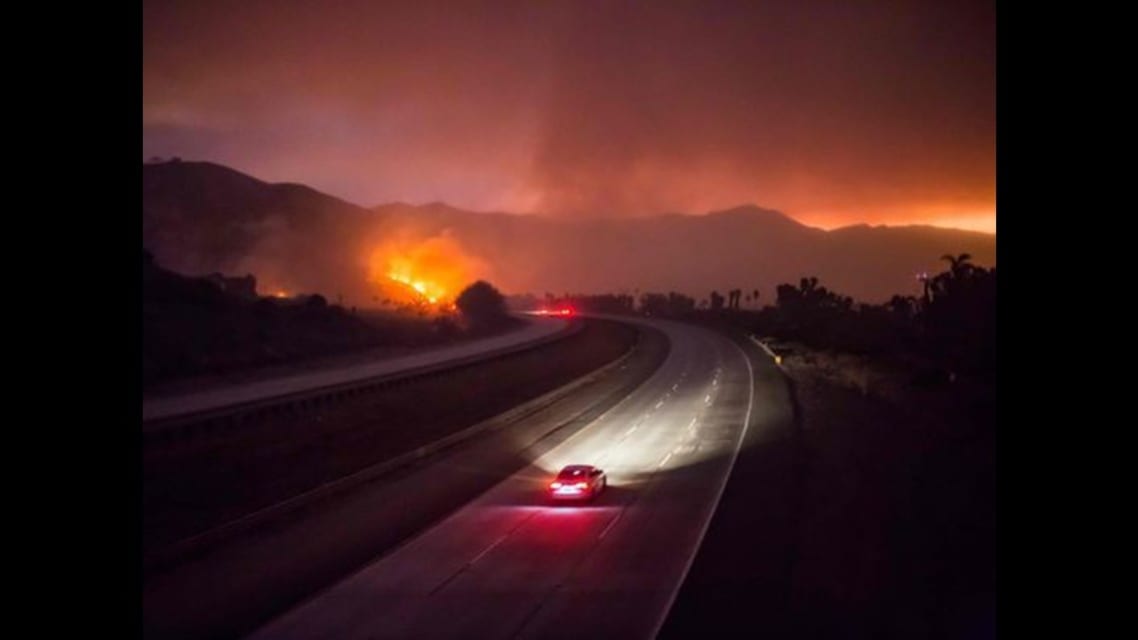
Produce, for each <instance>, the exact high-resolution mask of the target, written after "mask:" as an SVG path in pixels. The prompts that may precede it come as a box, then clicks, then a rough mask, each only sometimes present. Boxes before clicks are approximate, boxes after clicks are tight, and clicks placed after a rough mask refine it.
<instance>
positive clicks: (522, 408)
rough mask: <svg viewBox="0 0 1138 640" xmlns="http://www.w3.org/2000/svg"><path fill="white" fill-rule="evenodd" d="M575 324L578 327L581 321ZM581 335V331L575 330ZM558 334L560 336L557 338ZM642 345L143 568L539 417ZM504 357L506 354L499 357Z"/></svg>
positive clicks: (160, 553) (191, 540)
mask: <svg viewBox="0 0 1138 640" xmlns="http://www.w3.org/2000/svg"><path fill="white" fill-rule="evenodd" d="M575 324H580V323H579V322H577V323H575ZM576 331H580V327H578V328H577V329H575V330H574V332H576ZM555 335H557V334H555ZM551 337H552V336H547V337H546V338H543V341H544V342H549V341H551V340H550V339H549V338H551ZM639 344H640V339H639V336H638V337H637V340H636V341H635V342H634V343H633V344H632V345H630V346H629V347H628V349H627V350H626V351H625V352H624V353H623V354H622V355H621V356H619V357H618V358H616V359H615V360H613V361H612V362H609V363H607V364H605V365H602V366H600V367H598V368H597V369H594V370H593V371H590V372H588V373H586V374H584V375H582V376H580V377H578V378H576V379H575V380H571V381H570V382H568V383H566V384H564V385H562V386H560V387H558V388H556V389H553V390H551V391H548V392H546V393H544V394H542V395H540V396H538V397H537V398H534V399H532V400H529V401H527V402H524V403H522V404H520V405H518V406H516V407H513V408H511V409H508V410H506V411H504V412H502V413H500V414H498V415H495V416H492V417H490V418H488V419H486V420H483V421H482V422H479V423H477V424H475V425H472V426H470V427H467V428H465V429H462V430H461V431H457V432H455V433H452V434H450V435H448V436H444V437H442V438H440V439H438V440H436V441H434V442H431V443H428V444H425V445H423V446H420V447H417V448H415V449H411V450H410V451H406V452H404V453H402V454H400V455H397V456H395V457H393V458H389V459H387V460H383V461H381V462H377V463H375V464H373V465H371V466H368V467H366V468H364V469H361V470H359V471H356V472H355V473H352V474H350V475H347V476H344V477H342V478H338V479H336V480H332V481H330V482H327V483H325V484H323V485H320V486H318V487H316V488H314V489H310V490H308V491H305V492H304V493H301V494H299V495H296V496H293V497H292V498H288V499H286V500H283V501H281V502H278V503H276V504H273V505H270V506H267V507H264V508H262V509H258V510H257V511H254V512H252V513H249V514H246V515H244V516H242V517H240V518H237V519H236V520H232V521H230V522H227V523H225V524H222V525H219V526H217V527H214V528H212V529H209V530H207V531H204V532H202V533H199V534H195V535H192V536H190V537H188V538H183V539H181V540H179V541H177V542H175V543H173V544H170V545H168V546H166V547H163V548H160V549H158V550H155V551H152V552H150V553H147V554H145V555H144V558H143V567H144V570H146V571H152V570H155V569H157V568H160V567H162V566H166V565H169V564H171V563H174V562H177V561H178V559H180V558H184V557H186V556H188V555H191V554H194V553H196V552H198V551H201V550H203V549H206V548H209V547H211V546H213V545H215V544H217V543H219V542H221V541H224V540H226V539H228V538H230V537H232V536H234V535H237V534H239V533H242V532H244V531H248V530H250V529H254V528H256V527H258V526H260V525H262V524H264V523H266V522H269V521H271V520H274V519H276V518H279V517H282V516H285V515H287V514H289V513H292V512H295V511H297V510H299V509H303V508H305V507H308V506H310V505H312V504H314V503H317V502H320V501H321V500H325V499H327V498H330V497H332V496H335V495H338V494H341V493H344V492H346V491H348V490H350V489H353V488H355V487H357V486H360V485H362V484H365V483H367V482H370V481H372V480H374V479H376V478H379V477H381V476H383V475H385V474H388V473H390V472H392V471H394V470H396V469H399V468H402V467H405V466H407V465H410V464H413V463H415V462H418V461H419V460H422V459H423V458H426V457H428V456H431V455H434V454H436V453H439V452H441V451H445V450H446V449H449V448H451V447H454V446H457V445H459V444H461V443H463V442H466V441H467V440H470V439H471V438H474V437H475V436H477V435H479V434H482V433H485V432H488V431H497V430H500V429H503V428H505V427H507V426H510V425H512V424H515V423H516V422H517V421H519V420H521V419H523V418H525V417H527V416H529V415H531V414H533V413H536V412H538V411H540V410H542V409H544V408H545V407H548V406H550V405H552V404H553V403H555V402H557V401H559V400H561V399H562V398H564V397H565V396H567V395H569V394H570V393H572V392H573V391H575V390H577V389H578V388H580V387H582V386H584V385H586V384H589V383H591V382H594V381H596V380H598V379H600V378H602V377H603V376H605V375H606V374H608V373H609V372H611V371H613V370H615V369H617V368H618V367H622V366H623V365H625V363H627V361H628V359H629V358H630V357H631V356H632V354H633V353H634V352H635V351H636V348H637V346H638V345H639ZM501 355H505V354H501ZM561 424H564V423H560V424H558V425H555V426H554V427H553V428H552V429H551V431H554V430H556V429H558V428H560V426H561Z"/></svg>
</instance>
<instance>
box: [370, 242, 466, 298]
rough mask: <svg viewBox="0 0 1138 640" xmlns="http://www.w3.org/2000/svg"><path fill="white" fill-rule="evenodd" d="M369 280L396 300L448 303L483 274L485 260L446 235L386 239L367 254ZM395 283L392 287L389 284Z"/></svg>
mask: <svg viewBox="0 0 1138 640" xmlns="http://www.w3.org/2000/svg"><path fill="white" fill-rule="evenodd" d="M369 270H370V281H371V282H372V283H373V284H375V285H377V286H378V287H379V288H380V289H381V290H383V291H384V293H385V295H387V296H388V297H389V298H394V299H395V301H396V302H399V303H427V304H430V305H435V306H439V307H442V306H449V305H451V303H453V302H454V299H455V297H457V296H458V294H459V293H460V292H461V290H462V288H463V287H465V286H467V285H469V284H470V283H472V282H474V281H475V280H477V279H478V278H479V277H483V276H484V274H485V273H486V270H487V269H486V263H485V262H483V261H482V260H480V259H479V258H477V257H475V256H472V255H470V254H468V253H467V252H466V251H464V250H463V249H462V246H461V245H460V244H459V242H458V240H456V239H455V238H454V237H453V236H451V235H450V234H448V233H446V232H444V233H442V234H439V235H436V236H432V237H429V238H425V239H407V238H404V239H399V240H394V241H389V242H387V243H385V244H384V245H382V246H381V247H379V248H378V249H375V250H374V251H373V252H372V254H371V259H370V264H369ZM392 283H396V286H394V287H393V286H391V285H392Z"/></svg>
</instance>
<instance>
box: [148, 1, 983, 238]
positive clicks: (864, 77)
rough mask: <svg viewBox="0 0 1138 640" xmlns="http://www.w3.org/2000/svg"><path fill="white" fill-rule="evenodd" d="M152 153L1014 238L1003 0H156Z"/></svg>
mask: <svg viewBox="0 0 1138 640" xmlns="http://www.w3.org/2000/svg"><path fill="white" fill-rule="evenodd" d="M143 73H144V96H143V102H144V104H143V157H144V158H148V157H150V156H173V155H177V156H181V157H183V158H185V159H193V160H211V161H214V162H219V163H222V164H226V165H229V166H231V167H233V168H235V169H238V170H240V171H244V172H247V173H250V174H252V175H254V176H256V177H258V178H261V179H264V180H269V181H291V182H301V183H304V184H308V185H310V186H312V187H315V188H317V189H319V190H321V191H325V192H327V193H329V194H332V195H336V196H339V197H342V198H345V199H347V200H349V201H352V202H355V203H357V204H361V205H365V206H371V205H375V204H379V203H382V202H389V201H393V200H400V201H405V202H411V203H424V202H431V201H440V200H441V201H445V202H448V203H450V204H452V205H455V206H459V207H464V208H470V209H476V210H491V209H493V210H507V211H518V212H522V211H525V212H540V213H549V214H561V215H641V214H649V213H660V212H665V211H678V212H686V213H700V212H705V211H707V210H710V209H715V208H726V207H730V206H733V205H736V204H741V203H745V202H754V203H756V204H759V205H761V206H764V207H770V208H777V209H780V210H783V211H785V212H786V213H788V214H790V215H792V216H794V217H796V218H798V219H799V220H801V221H803V222H806V223H808V224H814V225H817V226H824V227H833V226H837V225H844V224H853V223H858V222H869V223H874V224H904V223H932V224H940V225H945V226H958V227H963V228H971V229H978V230H984V231H989V232H994V231H995V219H996V214H995V9H994V3H992V2H943V1H941V2H936V1H929V2H915V1H912V2H894V1H888V2H872V3H866V2H813V1H811V2H780V3H770V2H767V3H761V2H737V3H736V2H709V1H702V2H690V3H680V2H642V3H636V4H633V3H623V2H584V1H580V2H548V3H546V2H517V3H511V2H496V3H461V2H447V3H432V2H423V1H415V2H398V3H381V2H285V1H281V0H276V1H271V2H269V1H248V0H246V1H243V2H205V1H201V0H196V1H192V2H147V3H145V4H144V69H143Z"/></svg>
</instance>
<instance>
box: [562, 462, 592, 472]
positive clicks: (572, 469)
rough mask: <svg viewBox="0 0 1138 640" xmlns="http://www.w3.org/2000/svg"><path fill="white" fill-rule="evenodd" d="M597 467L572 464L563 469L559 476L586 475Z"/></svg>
mask: <svg viewBox="0 0 1138 640" xmlns="http://www.w3.org/2000/svg"><path fill="white" fill-rule="evenodd" d="M594 468H595V467H593V465H591V464H571V465H568V466H566V467H565V468H563V469H561V473H560V474H559V475H574V474H578V473H586V472H589V471H592V470H593V469H594Z"/></svg>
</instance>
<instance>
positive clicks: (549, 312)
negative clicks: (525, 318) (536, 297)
mask: <svg viewBox="0 0 1138 640" xmlns="http://www.w3.org/2000/svg"><path fill="white" fill-rule="evenodd" d="M533 314H534V315H538V316H571V315H573V309H572V308H570V307H558V308H556V309H545V308H542V309H538V310H537V311H534V312H533Z"/></svg>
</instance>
